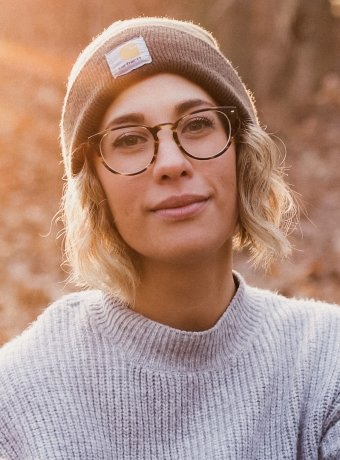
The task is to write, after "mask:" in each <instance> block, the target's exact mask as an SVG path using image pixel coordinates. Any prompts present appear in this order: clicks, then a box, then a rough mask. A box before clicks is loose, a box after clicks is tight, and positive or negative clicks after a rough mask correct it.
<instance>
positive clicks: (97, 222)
mask: <svg viewBox="0 0 340 460" xmlns="http://www.w3.org/2000/svg"><path fill="white" fill-rule="evenodd" d="M236 146H237V183H238V206H239V219H238V224H237V228H236V231H235V235H234V240H233V246H234V249H237V250H240V249H243V248H248V249H249V251H250V254H251V259H252V261H253V263H254V264H255V265H258V266H262V267H263V268H267V267H268V266H269V265H270V264H271V262H272V261H273V260H274V259H277V258H284V257H286V256H287V255H289V253H290V252H291V245H290V243H289V241H288V239H287V235H288V233H289V229H290V228H291V224H292V222H293V221H294V220H295V219H294V218H295V216H296V214H297V206H296V204H295V199H294V196H293V194H292V192H291V190H290V188H289V187H288V185H287V184H286V182H285V181H284V176H285V170H284V167H283V164H282V161H283V159H282V152H281V151H280V149H279V147H278V145H277V144H276V142H274V140H273V139H272V138H271V137H270V136H269V135H268V134H267V133H266V132H265V131H264V130H263V129H262V128H260V127H258V126H254V125H248V126H246V127H244V128H241V129H240V130H239V132H238V135H237V139H236ZM81 148H83V149H87V146H82V147H81ZM87 153H88V152H86V151H84V158H85V161H84V165H83V168H82V170H81V172H80V173H79V174H78V175H77V176H75V177H74V178H72V179H69V180H68V181H67V184H66V186H65V190H64V195H63V199H62V206H61V213H62V220H63V223H64V229H65V230H64V232H65V255H66V262H67V263H68V264H69V265H70V267H71V274H70V280H71V281H72V282H75V283H76V284H77V285H79V286H81V287H85V288H94V289H101V290H103V291H105V292H108V293H110V294H111V295H113V296H115V297H118V298H120V299H121V300H122V301H123V302H127V303H129V304H130V305H133V303H134V295H135V289H136V286H137V283H138V271H137V269H136V267H135V266H134V264H133V262H132V257H131V256H132V252H131V250H130V249H129V247H128V246H127V245H126V244H125V242H124V241H123V239H122V238H121V236H120V235H119V233H118V231H117V230H116V228H115V225H114V222H113V218H112V215H111V212H110V209H109V207H108V204H107V200H106V197H105V194H104V191H103V188H102V186H101V184H100V182H99V180H98V178H97V176H96V173H95V170H94V167H93V165H92V163H91V160H90V155H88V154H87Z"/></svg>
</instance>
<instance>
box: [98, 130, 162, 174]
mask: <svg viewBox="0 0 340 460" xmlns="http://www.w3.org/2000/svg"><path fill="white" fill-rule="evenodd" d="M100 151H101V155H102V157H103V160H104V161H105V163H106V164H107V165H108V166H109V167H110V168H111V169H113V170H114V171H116V172H118V173H120V174H136V173H138V172H140V171H142V170H144V169H145V168H146V167H147V166H148V165H149V164H150V163H151V161H152V158H153V155H154V139H153V137H152V135H151V133H150V132H149V131H148V130H147V129H146V128H144V127H143V126H124V127H122V128H115V129H112V130H110V131H108V132H107V133H106V134H105V135H104V136H103V137H102V140H101V142H100Z"/></svg>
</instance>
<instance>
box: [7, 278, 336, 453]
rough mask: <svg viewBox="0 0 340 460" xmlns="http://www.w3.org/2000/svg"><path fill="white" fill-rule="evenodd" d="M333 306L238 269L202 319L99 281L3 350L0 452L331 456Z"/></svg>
mask: <svg viewBox="0 0 340 460" xmlns="http://www.w3.org/2000/svg"><path fill="white" fill-rule="evenodd" d="M339 394H340V308H339V307H337V306H335V305H333V306H332V305H327V304H323V303H317V302H311V301H297V300H288V299H285V298H283V297H280V296H278V295H276V294H273V293H270V292H266V291H262V290H258V289H255V288H251V287H249V286H247V285H246V284H245V283H244V281H243V280H242V279H241V278H240V285H239V288H238V291H237V293H236V295H235V297H234V299H233V300H232V302H231V304H230V305H229V307H228V308H227V310H226V311H225V313H224V314H223V315H222V317H221V318H220V319H219V321H218V322H217V323H216V324H215V326H214V327H213V328H211V329H209V330H206V331H203V332H186V331H181V330H177V329H173V328H170V327H168V326H166V325H163V324H159V323H156V322H154V321H151V320H149V319H147V318H145V317H143V316H141V315H140V314H137V313H135V312H133V311H131V310H129V309H128V308H126V307H124V306H122V305H119V304H117V303H115V302H114V301H113V300H112V299H110V298H108V297H105V296H104V295H102V294H101V293H100V292H95V291H92V292H84V293H78V294H73V295H69V296H66V297H64V298H63V299H61V300H60V301H59V302H56V303H55V304H53V305H51V306H50V307H49V308H47V309H46V310H45V312H44V313H43V314H42V315H41V316H40V317H39V318H38V319H37V321H35V322H34V323H33V324H32V325H31V326H30V327H29V328H28V329H27V330H26V331H25V332H24V333H23V334H21V335H20V336H19V337H17V338H15V339H14V340H12V341H11V342H9V343H8V344H6V345H5V346H4V347H3V348H2V349H1V350H0V458H5V459H11V460H12V459H13V460H14V459H32V460H33V459H34V460H36V459H39V460H50V459H51V460H54V459H63V460H68V459H85V460H90V459H96V460H108V459H118V460H125V459H129V460H130V459H131V460H133V459H147V460H149V459H155V460H163V459H178V460H186V459H190V460H200V459H202V460H210V459H211V460H212V459H216V460H217V459H219V460H222V459H223V460H226V459H232V460H248V459H251V460H253V459H268V460H269V459H270V460H276V459H277V460H283V459H289V460H292V459H306V460H307V459H308V460H313V459H327V460H331V459H340V396H339Z"/></svg>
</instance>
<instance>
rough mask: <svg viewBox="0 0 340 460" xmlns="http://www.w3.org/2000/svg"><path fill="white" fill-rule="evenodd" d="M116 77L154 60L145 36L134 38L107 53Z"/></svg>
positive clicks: (106, 55)
mask: <svg viewBox="0 0 340 460" xmlns="http://www.w3.org/2000/svg"><path fill="white" fill-rule="evenodd" d="M105 58H106V61H107V63H108V65H109V67H110V70H111V73H112V75H113V77H114V78H117V77H120V76H121V75H125V74H127V73H129V72H132V70H135V69H138V68H139V67H142V66H143V65H145V64H149V63H150V62H152V58H151V55H150V52H149V50H148V47H147V46H146V43H145V41H144V38H143V37H137V38H133V39H132V40H129V41H128V42H125V43H123V44H122V45H119V46H117V47H116V48H113V49H112V50H111V51H109V52H108V53H106V54H105Z"/></svg>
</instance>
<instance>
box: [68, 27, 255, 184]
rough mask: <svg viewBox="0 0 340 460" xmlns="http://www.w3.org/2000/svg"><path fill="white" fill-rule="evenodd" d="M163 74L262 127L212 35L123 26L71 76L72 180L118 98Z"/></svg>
mask: <svg viewBox="0 0 340 460" xmlns="http://www.w3.org/2000/svg"><path fill="white" fill-rule="evenodd" d="M160 72H170V73H175V74H179V75H182V76H183V77H185V78H187V79H189V80H191V81H193V82H195V83H196V84H198V85H200V86H201V87H202V88H204V89H205V90H206V91H207V92H208V93H209V94H210V95H211V96H212V97H213V98H214V99H215V100H216V102H217V103H218V104H220V105H235V106H236V107H237V108H238V111H239V115H240V117H241V119H242V120H244V121H247V122H250V123H255V124H257V117H256V110H255V106H254V104H253V101H252V98H251V95H250V93H249V92H248V91H247V89H246V88H245V86H244V84H243V83H242V81H241V79H240V77H239V76H238V74H237V72H236V70H235V69H234V68H233V67H232V65H231V63H230V61H228V60H227V59H226V58H225V56H224V55H223V54H222V53H221V52H220V51H219V47H218V44H217V42H216V40H215V39H214V37H213V36H212V35H211V34H210V33H209V32H207V31H206V30H204V29H203V28H201V27H199V26H197V25H195V24H193V23H190V22H183V21H177V20H173V19H166V18H136V19H130V20H126V21H118V22H115V23H113V24H112V25H111V26H110V27H109V28H108V29H106V30H104V32H103V33H102V34H100V35H98V37H96V38H95V39H94V40H93V41H92V42H91V43H90V44H89V45H88V46H87V48H85V49H84V51H83V52H82V53H81V54H80V56H79V57H78V59H77V61H76V63H75V64H74V66H73V69H72V71H71V73H70V76H69V81H68V85H67V93H66V96H65V100H64V106H63V111H62V118H61V125H60V129H61V133H60V137H61V148H62V154H63V159H64V163H65V169H66V174H67V177H71V176H73V175H75V174H77V173H78V172H79V171H80V170H81V167H82V164H83V161H84V160H83V157H82V155H81V153H80V152H81V149H77V148H78V147H79V145H80V144H82V143H83V142H86V141H87V138H88V137H89V136H90V135H92V134H95V133H96V132H97V131H98V127H99V125H100V122H101V120H102V117H103V115H104V113H105V111H106V109H107V108H108V106H109V105H110V103H111V102H112V100H113V99H114V98H115V97H116V96H117V94H119V93H120V92H121V91H123V90H124V89H125V88H127V87H128V86H130V85H131V84H133V83H135V82H137V81H139V80H141V79H142V78H145V77H147V76H150V75H153V74H156V73H160ZM165 89H166V88H165ZM150 97H152V95H150Z"/></svg>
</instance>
